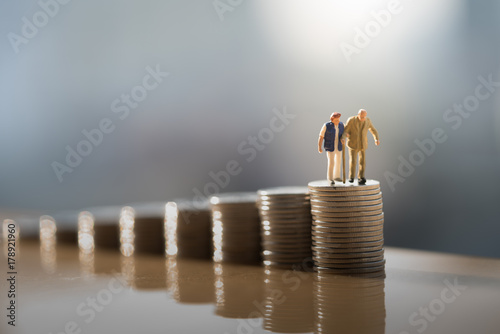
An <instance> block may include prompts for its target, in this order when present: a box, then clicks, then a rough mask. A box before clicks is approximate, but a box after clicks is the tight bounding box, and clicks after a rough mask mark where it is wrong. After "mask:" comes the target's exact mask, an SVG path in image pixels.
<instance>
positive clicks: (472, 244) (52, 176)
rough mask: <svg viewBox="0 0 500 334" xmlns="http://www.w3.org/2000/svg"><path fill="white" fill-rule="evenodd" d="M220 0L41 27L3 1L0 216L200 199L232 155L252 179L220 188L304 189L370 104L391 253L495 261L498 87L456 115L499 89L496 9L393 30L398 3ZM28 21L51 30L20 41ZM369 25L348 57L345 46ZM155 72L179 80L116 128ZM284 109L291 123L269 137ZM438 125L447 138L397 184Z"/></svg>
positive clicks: (401, 16) (144, 5)
mask: <svg viewBox="0 0 500 334" xmlns="http://www.w3.org/2000/svg"><path fill="white" fill-rule="evenodd" d="M221 2H222V3H224V4H226V5H225V6H226V7H225V8H226V11H225V12H224V13H218V12H217V10H216V8H215V7H214V4H213V1H212V0H175V1H174V0H168V1H160V0H141V1H132V0H109V1H96V0H86V1H79V0H72V1H70V2H69V3H68V4H60V5H59V8H56V7H55V6H53V5H52V7H49V9H48V11H51V14H52V16H53V17H49V16H48V15H45V18H47V20H46V21H47V22H44V15H43V14H37V13H38V12H40V11H41V10H42V9H41V7H40V4H39V3H38V2H37V1H2V2H1V4H0V17H1V20H0V29H1V33H2V36H3V37H2V39H1V42H0V48H1V49H0V50H1V52H0V73H1V75H0V106H1V115H2V118H1V122H0V152H1V157H2V159H1V162H0V207H1V208H5V209H8V210H18V209H19V210H24V209H29V210H35V211H40V212H54V211H58V210H67V209H80V208H83V207H88V206H95V205H108V204H109V205H113V204H124V203H130V202H139V201H154V200H171V199H175V198H179V197H188V198H193V197H194V196H195V193H196V189H197V190H199V191H201V192H202V193H203V192H204V187H205V186H206V185H207V184H209V183H210V182H213V180H212V177H211V176H210V172H213V173H217V172H219V171H221V170H225V169H226V164H227V163H228V162H229V161H231V160H235V161H237V162H238V163H239V164H240V166H241V173H239V174H238V175H235V176H231V178H230V180H229V184H228V185H227V186H226V187H224V188H222V187H219V188H221V189H220V191H239V190H257V189H259V188H263V187H270V186H279V185H307V183H308V182H309V181H312V180H317V179H322V178H324V177H325V173H326V157H325V156H324V154H323V155H320V154H319V153H318V152H317V139H318V132H319V130H320V128H321V126H322V124H323V123H324V122H326V121H328V119H329V115H330V113H332V112H334V111H337V112H340V113H341V114H342V121H344V122H345V121H346V120H347V118H348V117H349V116H352V115H355V114H356V112H357V110H358V109H359V108H365V109H366V110H367V111H368V116H369V117H370V118H371V120H372V122H373V124H374V125H375V126H376V127H377V129H378V131H379V133H380V139H381V145H380V146H378V147H375V145H374V143H373V139H372V138H371V136H370V138H369V144H370V147H369V149H368V152H367V177H368V178H374V179H378V180H380V182H381V185H382V188H383V193H384V207H385V209H384V210H385V214H386V220H385V224H386V232H385V235H386V244H387V245H390V246H401V247H411V248H419V249H427V250H437V251H447V252H455V253H462V254H471V255H482V256H493V257H500V246H499V243H498V235H499V234H500V214H499V209H498V205H499V202H500V201H499V200H500V190H499V189H500V175H499V171H500V111H499V107H500V92H498V91H497V90H500V87H496V88H492V90H493V92H490V91H488V90H487V89H486V88H482V90H481V93H483V94H486V93H488V92H490V94H489V96H488V97H487V98H485V99H484V100H481V101H479V105H478V106H477V108H476V110H475V111H473V112H471V113H470V115H469V114H465V115H467V116H465V117H464V116H459V115H460V114H456V113H454V112H447V109H449V108H453V105H454V104H463V103H464V101H468V102H471V101H472V102H474V99H473V98H471V96H473V94H474V93H475V90H476V88H477V87H478V86H479V85H480V84H481V82H480V81H479V80H478V77H480V76H481V77H483V78H484V79H485V80H488V78H489V77H490V76H491V79H492V80H493V81H495V82H500V66H499V64H500V39H499V36H500V3H499V2H498V1H495V0H489V1H476V0H462V1H460V0H442V1H439V2H436V1H431V0H422V1H410V0H401V2H400V5H399V7H397V8H398V14H392V15H391V18H390V20H389V19H387V17H385V19H386V22H385V23H384V25H385V26H383V27H381V26H380V24H379V25H378V27H380V29H379V30H380V31H377V30H376V29H377V28H376V27H377V25H374V24H373V22H377V21H376V20H375V18H374V16H373V14H372V11H375V12H378V13H380V11H386V10H387V8H388V3H389V1H368V0H363V1H349V2H346V1H327V0H318V1H307V0H272V1H268V0H252V1H250V0H247V1H241V3H239V1H236V0H233V1H226V0H221ZM42 3H49V4H50V3H51V1H48V0H44V1H42ZM231 4H232V5H231ZM221 8H224V7H222V5H220V4H219V11H222V9H221ZM219 14H220V15H219ZM33 16H35V19H37V20H39V21H38V23H39V24H40V25H43V26H42V27H40V28H37V29H38V31H37V32H36V33H34V32H33V31H29V29H28V28H25V29H24V30H25V33H28V35H29V33H31V35H29V36H30V38H26V39H22V38H25V37H23V31H22V30H23V25H26V23H25V21H23V17H26V18H27V20H28V21H30V22H31V23H33V20H34V18H33ZM221 17H222V18H223V20H221ZM45 23H46V24H45ZM367 27H371V28H372V29H375V30H372V31H371V34H372V37H369V38H370V42H369V44H368V45H367V46H366V47H362V48H358V50H357V53H354V54H352V57H351V59H350V60H351V61H350V62H348V61H347V59H346V57H345V56H344V54H343V53H342V51H341V45H344V46H345V45H346V44H350V45H355V44H354V40H355V37H356V35H357V34H358V33H357V31H358V30H357V29H361V30H365V29H366V28H367ZM13 34H16V35H17V36H18V37H16V38H14V37H13V36H14V35H13ZM32 35H34V36H32ZM21 40H22V41H23V42H22V43H21V42H20V41H21ZM13 41H17V42H13ZM358 42H359V41H358ZM365 42H366V41H365ZM342 43H345V44H342ZM16 48H17V49H18V50H17V51H18V52H16ZM148 66H149V67H151V68H152V69H154V68H155V67H157V66H159V68H160V69H161V70H162V71H165V72H169V73H170V75H169V76H168V77H166V78H164V80H163V82H162V83H160V84H159V86H158V87H157V88H156V89H154V90H152V91H149V92H148V95H147V97H146V98H145V99H144V100H143V101H141V102H140V103H139V104H138V106H137V107H136V108H135V109H130V114H129V115H128V117H126V118H125V119H123V120H122V119H120V116H123V113H122V112H119V113H115V112H114V111H113V109H112V107H111V105H112V103H113V102H114V101H115V100H116V99H120V98H121V96H122V94H130V92H131V90H132V89H134V87H136V86H138V85H142V82H143V78H144V76H145V75H146V74H147V73H148V72H147V70H146V68H147V67H148ZM490 88H491V87H490ZM476 101H477V100H476ZM123 105H124V104H121V106H123ZM285 108H286V111H287V113H289V114H293V115H294V116H295V118H293V119H290V120H289V124H288V125H286V126H285V128H284V130H283V131H281V132H275V133H274V134H273V136H272V138H269V137H265V135H266V134H267V135H269V132H268V131H267V130H262V129H264V128H268V127H269V125H270V122H271V120H272V119H273V117H274V116H275V112H273V110H276V109H277V110H280V111H281V112H282V111H283V110H284V109H285ZM447 116H448V117H454V118H452V119H450V118H448V120H446V119H445V118H446V117H447ZM457 117H458V118H457ZM106 118H107V119H109V120H110V122H112V125H113V126H114V131H113V132H112V133H109V134H105V135H104V137H103V139H102V143H101V144H100V145H98V146H94V147H93V148H92V152H91V153H90V154H89V155H88V156H85V157H83V158H82V161H81V163H80V164H79V165H78V166H76V167H75V168H72V172H71V173H69V172H68V173H64V174H63V175H62V182H60V180H58V177H57V176H56V173H55V172H54V168H53V163H54V162H58V163H61V164H66V163H65V159H66V155H67V148H66V147H67V146H69V147H71V148H72V149H74V150H76V149H77V145H78V144H79V142H81V141H82V140H85V139H86V138H85V136H84V135H83V134H82V131H83V130H88V131H90V130H92V129H95V128H98V126H99V123H100V122H101V120H103V119H106ZM452 120H453V121H452ZM459 122H460V124H459ZM276 124H280V123H279V122H278V123H276ZM454 126H455V128H454ZM435 128H441V129H443V132H444V133H445V135H446V138H447V140H446V141H445V142H444V143H439V144H436V148H435V153H434V154H431V155H429V156H425V161H423V163H421V164H420V165H419V166H416V167H415V168H414V171H413V172H412V173H411V175H409V176H407V177H405V178H404V180H405V181H404V182H397V183H395V184H394V185H392V186H391V185H390V182H388V180H387V175H389V174H388V173H389V172H390V173H393V174H391V175H398V173H399V172H398V166H399V165H400V161H401V160H400V159H401V158H402V159H405V160H408V159H409V158H410V156H411V155H412V154H413V157H416V155H415V154H419V153H414V152H415V151H416V150H417V149H418V146H417V145H416V144H415V140H416V139H417V140H426V139H429V138H432V131H433V130H434V129H435ZM263 131H264V132H265V133H264V132H263ZM266 131H267V132H266ZM259 133H261V135H263V136H264V137H263V138H265V140H267V139H269V140H267V143H266V144H262V143H260V144H259V145H262V146H260V147H259V148H260V149H261V150H258V151H257V150H255V149H251V147H252V146H251V144H250V143H249V142H248V136H257V135H258V134H259ZM245 141H246V142H245ZM240 145H241V146H240ZM238 147H240V150H238ZM242 150H246V151H245V152H247V153H245V154H241V152H242ZM252 150H254V152H256V155H255V158H254V159H253V160H252V161H247V158H250V157H253V154H252V153H250V151H252ZM400 180H401V179H400ZM211 189H213V187H212V188H210V189H209V190H211Z"/></svg>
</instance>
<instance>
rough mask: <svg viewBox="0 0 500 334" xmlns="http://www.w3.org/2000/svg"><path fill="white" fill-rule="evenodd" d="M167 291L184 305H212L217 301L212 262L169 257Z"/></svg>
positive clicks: (167, 261)
mask: <svg viewBox="0 0 500 334" xmlns="http://www.w3.org/2000/svg"><path fill="white" fill-rule="evenodd" d="M166 265H167V289H168V292H169V294H170V296H171V297H172V298H173V299H174V300H175V301H177V302H178V303H183V304H211V303H213V302H214V301H215V293H214V289H215V284H214V271H213V263H212V261H203V260H192V259H183V258H179V257H176V256H169V257H168V258H167V260H166Z"/></svg>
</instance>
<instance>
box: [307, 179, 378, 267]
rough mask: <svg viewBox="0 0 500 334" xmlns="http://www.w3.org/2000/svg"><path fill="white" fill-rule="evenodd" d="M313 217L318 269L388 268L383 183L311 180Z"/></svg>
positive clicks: (314, 247) (315, 257) (313, 248)
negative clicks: (385, 245)
mask: <svg viewBox="0 0 500 334" xmlns="http://www.w3.org/2000/svg"><path fill="white" fill-rule="evenodd" d="M309 191H310V194H311V213H312V216H313V227H312V239H313V246H312V250H313V260H314V264H315V266H316V269H317V271H319V272H330V273H334V274H348V275H351V274H365V273H374V274H375V273H378V272H380V271H383V270H384V267H385V260H384V232H383V228H384V213H383V211H382V193H381V191H380V183H379V182H378V181H375V180H368V181H367V182H366V184H365V185H358V183H357V182H355V183H345V184H344V183H339V182H337V183H335V185H330V183H329V182H328V181H326V180H324V181H314V182H310V183H309Z"/></svg>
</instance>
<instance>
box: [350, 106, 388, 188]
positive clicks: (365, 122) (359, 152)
mask: <svg viewBox="0 0 500 334" xmlns="http://www.w3.org/2000/svg"><path fill="white" fill-rule="evenodd" d="M366 114H367V112H366V110H364V109H360V110H359V112H358V115H357V116H352V117H350V118H349V119H348V120H347V123H346V125H345V129H344V134H343V135H342V138H341V141H342V144H344V142H345V138H346V137H347V147H349V182H351V183H352V182H354V175H355V174H356V165H357V161H356V160H357V158H358V156H359V171H358V183H359V184H365V183H366V179H365V164H366V161H365V150H366V148H367V147H368V139H367V136H366V135H367V133H368V130H370V132H371V133H372V135H373V138H374V139H375V145H379V144H380V140H379V138H378V132H377V129H375V127H374V126H373V124H372V122H371V120H370V119H369V118H368V117H366Z"/></svg>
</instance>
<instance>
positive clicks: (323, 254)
mask: <svg viewBox="0 0 500 334" xmlns="http://www.w3.org/2000/svg"><path fill="white" fill-rule="evenodd" d="M313 256H317V257H320V258H330V259H356V258H370V257H376V256H384V248H383V247H382V248H381V249H380V250H376V251H368V252H359V253H329V252H323V251H320V252H318V251H315V250H313Z"/></svg>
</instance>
